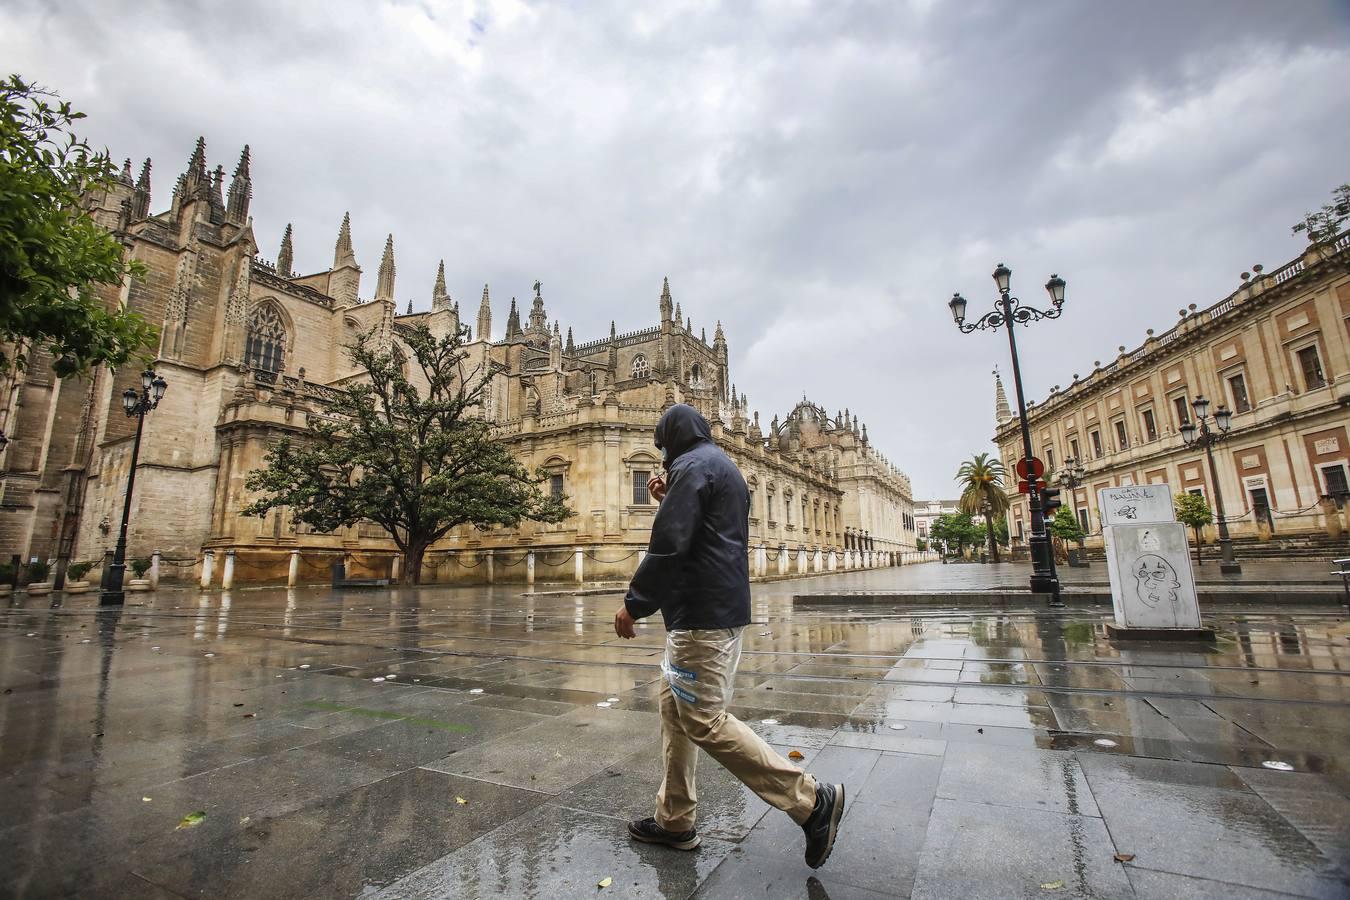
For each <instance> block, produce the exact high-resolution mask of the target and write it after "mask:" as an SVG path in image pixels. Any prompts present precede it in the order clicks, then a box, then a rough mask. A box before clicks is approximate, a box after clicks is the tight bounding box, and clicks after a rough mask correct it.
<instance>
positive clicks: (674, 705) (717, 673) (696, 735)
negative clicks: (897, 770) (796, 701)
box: [614, 404, 844, 869]
mask: <svg viewBox="0 0 1350 900" xmlns="http://www.w3.org/2000/svg"><path fill="white" fill-rule="evenodd" d="M656 446H657V449H659V450H661V451H662V453H663V454H664V463H665V469H666V478H665V479H662V478H661V476H660V475H659V474H658V475H656V476H653V478H652V480H651V481H650V482H649V483H648V487H649V489H650V490H651V492H652V496H653V497H655V498H656V500H657V501H658V502H659V503H660V504H661V507H660V509H658V510H657V513H656V520H655V521H654V522H653V523H652V538H651V543H650V545H649V546H648V550H647V556H646V558H645V559H644V560H643V561H642V564H641V565H640V566H638V570H637V572H636V574H634V575H633V581H632V583H631V584H630V585H629V586H628V595H627V597H625V598H624V603H623V606H621V607H620V608H619V611H618V612H617V613H615V614H614V631H615V633H616V634H618V635H619V637H622V638H631V637H634V636H635V632H634V630H633V622H634V620H636V619H643V618H646V617H647V616H650V615H651V614H652V613H654V612H656V611H657V610H658V609H659V610H660V611H661V617H662V618H663V619H664V620H665V624H666V653H665V657H664V658H663V659H662V661H661V670H662V674H663V675H664V680H663V681H662V684H661V751H662V755H663V757H664V759H665V769H666V774H665V779H664V780H663V781H662V783H661V790H660V791H659V792H658V793H657V795H656V815H655V816H653V817H650V818H646V819H639V820H638V821H635V822H630V823H629V824H628V833H629V835H630V836H631V837H632V838H633V839H634V840H639V841H645V842H647V843H651V844H664V845H666V846H668V847H674V848H676V849H678V850H692V849H694V848H695V847H697V846H698V844H699V836H698V832H697V831H696V830H695V828H694V819H695V812H696V809H697V805H698V794H697V793H696V792H695V790H694V765H695V763H696V762H697V755H698V748H699V747H702V748H703V750H704V752H706V753H707V754H708V755H709V756H711V757H712V758H713V759H715V760H717V761H718V762H719V763H720V764H721V765H722V766H724V767H725V768H726V769H727V770H728V771H729V772H731V774H733V775H735V776H736V777H737V778H739V779H740V780H741V781H742V782H744V783H745V785H746V786H747V787H749V788H750V789H751V790H752V791H754V792H755V793H756V794H758V795H759V797H760V798H761V799H762V800H764V802H765V803H768V804H769V805H770V806H774V807H776V808H778V809H781V810H782V811H783V812H785V813H787V814H788V815H789V816H791V817H792V820H793V821H794V822H796V823H797V824H798V825H801V826H802V829H803V830H804V831H805V832H806V864H807V865H808V866H810V867H811V868H813V869H816V868H819V867H820V866H822V865H824V863H825V860H826V859H828V858H829V855H830V850H831V849H832V848H833V847H834V838H835V834H836V832H837V831H838V829H839V820H840V818H841V817H842V816H843V814H844V786H843V785H842V784H823V783H817V782H816V780H815V779H814V778H812V777H811V776H810V775H808V774H806V773H805V772H803V771H802V770H801V769H798V768H797V767H796V766H794V765H792V764H791V763H789V762H788V761H787V760H786V759H784V758H783V757H781V756H779V755H778V754H777V753H775V752H774V750H773V748H771V747H770V746H769V745H768V744H766V743H765V742H764V740H763V739H762V738H760V736H759V735H757V734H755V733H754V732H753V731H751V730H750V728H749V726H747V725H746V724H745V723H743V722H741V721H740V720H739V719H737V718H736V717H735V716H733V715H731V714H730V713H728V712H727V707H728V706H729V705H730V704H731V692H732V686H733V681H734V679H735V677H736V666H737V665H738V664H739V662H740V658H741V632H742V631H743V630H744V628H745V626H746V625H748V624H749V622H750V567H749V561H748V559H747V555H748V550H749V540H750V535H749V522H748V521H747V519H748V517H749V515H750V492H749V490H748V489H747V487H746V484H745V479H744V478H742V477H741V473H740V470H739V469H737V468H736V464H735V463H733V462H732V461H731V459H730V458H729V457H728V456H727V455H726V454H725V453H723V452H722V451H721V450H720V449H718V447H717V445H715V444H714V443H713V440H712V432H711V430H710V429H709V428H708V423H707V421H705V420H704V418H703V416H701V415H700V414H699V412H698V410H696V409H694V408H693V407H692V406H686V405H684V404H678V405H676V406H672V407H671V408H670V409H668V410H666V412H665V414H664V415H663V416H661V420H660V421H659V422H658V423H657V425H656Z"/></svg>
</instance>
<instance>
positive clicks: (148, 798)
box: [141, 797, 151, 803]
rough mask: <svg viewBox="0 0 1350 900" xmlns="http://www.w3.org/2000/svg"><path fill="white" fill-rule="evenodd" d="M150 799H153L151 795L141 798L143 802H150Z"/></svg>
mask: <svg viewBox="0 0 1350 900" xmlns="http://www.w3.org/2000/svg"><path fill="white" fill-rule="evenodd" d="M150 800H151V798H150V797H142V798H141V802H142V803H149V802H150Z"/></svg>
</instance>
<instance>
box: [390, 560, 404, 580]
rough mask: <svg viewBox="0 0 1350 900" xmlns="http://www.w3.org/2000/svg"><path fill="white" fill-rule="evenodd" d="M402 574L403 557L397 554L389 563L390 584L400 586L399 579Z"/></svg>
mask: <svg viewBox="0 0 1350 900" xmlns="http://www.w3.org/2000/svg"><path fill="white" fill-rule="evenodd" d="M401 574H403V555H402V554H400V553H395V554H394V558H393V559H392V560H390V562H389V583H390V584H398V578H399V576H400V575H401Z"/></svg>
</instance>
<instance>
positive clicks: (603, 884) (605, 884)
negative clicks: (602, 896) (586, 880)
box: [595, 875, 614, 888]
mask: <svg viewBox="0 0 1350 900" xmlns="http://www.w3.org/2000/svg"><path fill="white" fill-rule="evenodd" d="M613 883H614V879H613V878H610V877H609V876H608V875H606V876H605V877H604V878H601V879H600V880H599V881H597V882H596V883H595V886H596V887H601V888H607V887H609V886H610V885H611V884H613Z"/></svg>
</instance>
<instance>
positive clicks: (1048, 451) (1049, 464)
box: [1045, 447, 1055, 472]
mask: <svg viewBox="0 0 1350 900" xmlns="http://www.w3.org/2000/svg"><path fill="white" fill-rule="evenodd" d="M1045 468H1046V470H1047V471H1050V472H1053V471H1055V448H1054V447H1046V448H1045Z"/></svg>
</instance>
